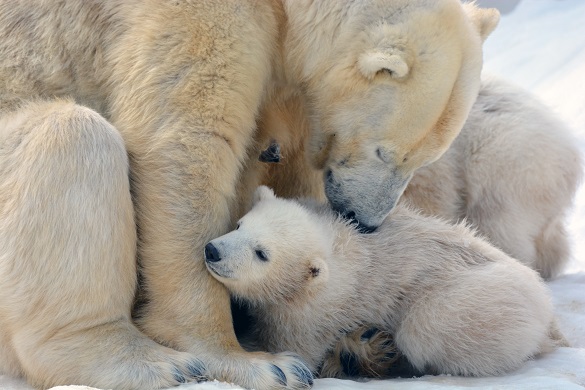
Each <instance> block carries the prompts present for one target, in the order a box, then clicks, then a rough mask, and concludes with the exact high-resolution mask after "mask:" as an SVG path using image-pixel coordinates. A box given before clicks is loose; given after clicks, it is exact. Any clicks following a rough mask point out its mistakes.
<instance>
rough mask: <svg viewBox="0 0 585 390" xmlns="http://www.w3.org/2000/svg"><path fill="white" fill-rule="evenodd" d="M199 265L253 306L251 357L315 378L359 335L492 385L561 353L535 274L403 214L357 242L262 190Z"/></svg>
mask: <svg viewBox="0 0 585 390" xmlns="http://www.w3.org/2000/svg"><path fill="white" fill-rule="evenodd" d="M205 257H206V264H207V268H208V270H209V271H210V272H211V274H212V275H213V276H214V277H215V278H216V279H218V280H219V281H220V282H222V283H223V284H224V285H225V286H226V287H227V288H228V289H229V290H230V291H231V293H232V294H233V295H234V296H235V297H237V298H240V299H243V300H245V301H247V302H249V304H250V307H251V310H252V312H253V314H254V317H255V318H256V319H257V321H258V323H257V324H256V327H255V331H256V332H257V334H256V335H255V336H256V338H257V339H258V342H259V344H260V345H259V346H260V347H261V348H263V349H266V350H268V351H271V352H280V351H287V350H288V351H294V352H296V353H298V354H299V355H301V356H302V357H303V358H304V359H305V360H306V361H307V363H308V364H309V366H310V367H311V369H312V370H313V371H316V370H317V369H318V367H319V365H320V364H321V363H322V362H323V360H324V358H325V356H326V355H327V353H328V351H329V350H330V349H331V348H332V347H333V346H334V344H335V342H336V341H337V340H338V339H339V338H340V337H341V336H342V335H343V334H344V333H345V332H348V331H352V330H355V329H356V328H358V327H359V326H361V325H366V326H375V327H378V328H379V329H382V330H385V331H388V332H389V333H391V334H394V336H395V342H396V346H397V347H398V349H400V350H401V352H402V353H403V354H404V356H405V357H406V358H407V359H408V360H409V362H410V363H411V364H412V365H413V366H414V367H415V368H416V369H418V370H420V371H421V372H425V373H437V374H439V373H441V374H453V375H473V376H484V375H498V374H502V373H504V372H506V371H510V370H514V369H516V368H518V367H519V366H520V365H521V364H522V363H523V362H524V361H526V360H527V359H529V358H530V357H532V356H534V355H536V354H538V353H541V352H546V351H549V350H551V349H552V348H554V347H555V346H557V345H564V344H565V341H564V339H563V337H562V336H561V335H560V333H559V332H558V331H557V329H556V325H555V322H554V319H553V310H552V305H551V301H550V298H549V294H548V291H547V288H546V286H545V285H544V283H543V281H542V280H541V278H540V277H539V275H538V274H537V273H536V272H535V271H533V270H531V269H529V268H528V267H526V266H524V265H522V264H521V263H520V262H518V261H516V260H514V259H512V258H510V257H509V256H507V255H506V254H504V253H503V252H502V251H500V250H498V249H496V248H494V247H493V246H491V245H490V244H488V243H487V242H486V241H484V240H482V239H480V238H478V237H476V236H475V235H474V234H473V232H471V231H470V230H469V229H468V228H467V227H466V226H463V225H449V224H446V223H443V222H442V221H440V220H437V219H433V218H429V217H424V216H422V215H419V214H417V213H416V212H414V211H412V210H410V209H408V208H405V207H403V206H398V207H397V209H396V211H394V212H393V213H392V214H391V215H390V216H389V217H388V218H386V220H385V221H384V223H383V224H382V226H381V227H380V228H379V229H378V230H377V231H376V232H375V233H372V234H369V235H362V234H359V233H358V232H356V230H355V229H354V228H353V227H352V226H350V225H348V224H347V223H346V222H344V221H342V220H341V219H339V218H338V217H337V216H336V214H335V213H334V212H332V211H330V209H329V208H328V207H326V206H322V205H316V204H314V203H311V202H306V203H302V202H298V201H293V200H285V199H281V198H277V197H275V196H274V194H273V192H272V191H271V190H270V189H269V188H267V187H259V188H258V189H257V191H256V194H255V204H254V207H253V208H252V210H251V211H250V212H249V213H248V214H247V215H245V216H244V217H243V218H242V219H241V220H240V221H239V223H238V228H237V229H236V230H234V231H232V232H230V233H228V234H226V235H224V236H221V237H219V238H217V239H215V240H213V241H211V242H210V243H209V244H208V245H207V246H206V248H205Z"/></svg>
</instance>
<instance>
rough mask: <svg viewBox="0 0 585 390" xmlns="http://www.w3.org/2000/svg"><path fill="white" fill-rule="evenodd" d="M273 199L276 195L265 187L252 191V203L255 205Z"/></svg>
mask: <svg viewBox="0 0 585 390" xmlns="http://www.w3.org/2000/svg"><path fill="white" fill-rule="evenodd" d="M273 198H276V195H274V191H272V190H271V189H270V188H268V187H266V186H259V187H258V188H256V191H254V197H253V199H252V203H253V204H256V203H258V202H260V201H261V200H265V199H273Z"/></svg>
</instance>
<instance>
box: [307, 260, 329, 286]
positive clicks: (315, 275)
mask: <svg viewBox="0 0 585 390" xmlns="http://www.w3.org/2000/svg"><path fill="white" fill-rule="evenodd" d="M328 279H329V267H328V266H327V263H326V262H325V260H323V259H322V258H321V257H315V258H313V259H311V261H310V262H309V283H310V284H311V285H312V286H319V285H321V284H323V283H325V282H327V280H328Z"/></svg>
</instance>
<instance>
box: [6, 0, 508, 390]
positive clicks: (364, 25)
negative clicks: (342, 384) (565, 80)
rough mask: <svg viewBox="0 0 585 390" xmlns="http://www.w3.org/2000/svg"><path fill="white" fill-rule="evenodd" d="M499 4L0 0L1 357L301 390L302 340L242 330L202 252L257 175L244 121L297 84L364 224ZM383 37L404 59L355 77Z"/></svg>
mask: <svg viewBox="0 0 585 390" xmlns="http://www.w3.org/2000/svg"><path fill="white" fill-rule="evenodd" d="M497 19H498V15H497V13H496V12H494V11H480V10H478V9H476V8H474V7H473V6H470V7H468V6H465V7H463V6H461V4H460V2H459V1H458V0H440V1H437V0H416V1H412V0H408V1H407V0H371V1H364V2H362V1H360V2H356V1H338V0H320V1H309V0H273V1H255V0H249V1H248V0H221V1H219V0H217V1H161V0H87V1H86V0H83V1H81V0H63V1H41V2H36V3H35V4H34V6H31V4H30V3H29V2H19V1H10V0H0V211H1V212H0V244H1V245H0V283H1V286H2V288H1V291H0V352H1V355H0V356H1V357H0V371H1V372H10V373H12V374H15V375H22V376H24V377H26V378H27V380H29V381H30V382H31V383H33V384H34V385H36V386H39V387H50V386H54V385H60V384H70V383H77V384H84V385H92V386H98V387H105V388H109V387H112V388H117V389H125V388H127V389H130V388H132V389H144V388H157V387H166V386H171V385H176V384H178V383H180V382H182V381H184V380H190V379H194V378H202V377H203V378H217V379H220V380H225V381H228V382H235V383H237V384H239V385H242V386H245V387H249V388H256V389H259V390H263V389H273V388H289V389H300V388H306V387H309V386H310V385H311V383H312V379H311V375H310V373H309V372H308V371H307V370H306V368H305V366H304V365H303V363H302V361H301V360H300V359H299V358H298V357H295V356H292V355H290V354H285V353H283V354H278V355H274V354H268V353H262V352H257V353H248V352H246V351H244V350H243V349H242V348H241V346H240V345H239V343H238V341H237V339H236V337H235V334H234V331H233V327H232V322H231V312H230V306H229V295H228V293H227V291H226V290H225V289H224V288H223V286H222V285H221V284H220V283H218V282H217V281H216V280H215V279H213V278H212V277H210V275H209V274H208V273H207V272H206V270H205V266H204V262H203V259H202V253H203V247H204V245H205V243H206V242H207V241H208V240H209V239H211V238H213V237H216V236H218V235H221V234H223V233H225V232H226V231H227V230H228V229H229V227H230V226H231V225H232V222H233V221H234V220H235V219H236V218H237V216H238V210H239V208H240V207H243V206H242V205H245V204H246V202H247V201H248V200H249V198H250V197H251V194H252V192H253V188H255V186H256V183H257V182H258V181H259V180H260V179H261V178H260V177H259V175H258V174H257V169H258V168H257V166H256V165H257V164H258V163H257V162H255V161H256V160H257V156H258V153H257V149H256V148H257V147H258V144H261V142H262V141H263V140H265V139H271V138H274V134H273V132H271V131H268V132H267V133H264V132H256V127H257V122H256V121H257V119H258V118H259V116H260V115H261V118H260V119H261V120H262V119H263V118H265V117H268V116H270V115H271V112H272V106H271V105H270V104H269V102H272V101H281V100H286V99H288V98H290V97H294V98H298V99H301V101H302V104H303V105H304V106H306V108H307V112H309V113H310V114H307V116H306V117H305V120H308V118H309V115H310V117H311V119H312V120H313V123H312V124H313V128H312V130H311V132H310V134H302V135H300V136H298V135H296V134H292V135H290V136H291V137H301V138H302V139H303V142H304V140H305V139H306V140H307V142H309V143H311V145H313V146H314V148H312V149H310V150H309V153H308V156H307V158H308V159H310V160H311V161H314V162H315V164H316V165H319V166H321V167H327V166H329V167H330V168H329V169H331V170H335V173H334V174H335V176H333V177H334V178H335V183H336V185H337V187H336V188H337V190H338V193H336V194H333V195H332V197H333V198H334V200H336V201H338V203H339V202H345V201H348V202H349V203H347V206H348V208H353V209H355V211H356V213H357V214H356V215H357V217H358V218H360V219H362V220H364V221H365V222H368V223H371V224H376V223H377V221H379V220H381V218H382V217H383V216H384V215H386V214H387V213H388V212H389V211H390V209H391V208H392V207H393V206H394V202H395V199H396V198H397V197H398V196H399V195H400V193H401V192H402V190H403V188H404V185H403V184H404V180H405V178H408V175H409V172H411V171H412V170H414V169H415V168H417V167H419V166H420V165H422V164H423V163H425V162H428V161H431V160H433V159H436V158H438V157H439V156H440V154H441V153H442V152H443V151H444V150H445V149H447V147H448V145H449V144H450V142H451V141H452V139H453V138H454V137H455V135H456V134H457V133H458V132H459V130H460V128H461V126H462V123H463V120H464V118H465V117H466V115H467V113H468V111H469V108H470V106H471V104H472V101H473V99H474V98H475V95H476V93H477V89H478V86H479V73H480V68H481V43H482V41H483V39H485V37H486V36H487V34H489V32H490V31H491V29H492V28H493V27H494V26H495V24H496V23H497ZM486 26H487V27H486ZM332 38H333V41H331V39H332ZM389 47H392V48H395V49H397V50H398V51H400V52H402V53H406V54H405V55H407V57H408V58H407V60H408V64H409V67H411V68H412V69H411V68H409V70H411V71H410V72H409V73H408V74H407V75H405V77H402V78H400V79H396V78H393V77H392V76H391V75H388V74H387V72H386V71H382V72H381V73H380V74H379V75H377V76H374V77H370V76H367V75H364V74H362V71H360V69H359V66H358V65H357V64H358V59H359V58H360V56H362V54H364V52H365V51H367V50H382V51H383V52H385V50H386V49H387V48H389ZM405 58H406V57H405ZM380 66H382V67H384V66H386V65H384V64H381V65H380ZM388 67H389V68H390V70H392V68H393V67H395V62H392V63H391V64H389V65H388ZM383 69H385V68H381V69H380V70H383ZM368 70H369V71H372V66H370V67H369V68H368ZM414 70H416V72H415V71H414ZM394 72H395V73H398V74H402V73H403V72H401V71H400V70H399V69H397V68H396V69H394ZM86 107H87V108H86ZM352 113H353V114H352ZM354 114H357V115H356V116H355V117H352V115H354ZM348 118H350V119H351V120H348ZM354 119H358V120H357V121H354ZM370 124H374V125H375V126H370ZM396 129H400V131H398V132H396ZM358 133H359V134H358ZM335 134H337V135H338V137H337V138H336V139H337V140H338V141H335V140H333V138H335ZM279 135H281V134H279ZM322 140H325V141H324V142H321V141H322ZM377 151H378V152H377ZM405 154H409V155H410V156H411V157H412V158H411V159H410V160H409V161H408V163H407V164H406V165H405V164H404V155H405ZM349 156H350V157H351V158H349ZM380 156H381V157H380ZM297 157H298V158H305V157H304V156H300V157H299V156H297ZM380 158H383V159H380ZM341 159H345V160H344V161H345V162H346V163H347V164H346V167H348V168H349V169H347V170H344V169H342V167H340V166H338V165H337V164H338V163H339V162H340V160H341ZM351 167H354V168H355V167H357V169H353V168H351ZM381 167H383V168H387V167H390V169H388V170H387V171H386V172H387V174H385V175H383V176H384V181H382V182H379V181H378V178H379V176H378V173H379V172H380V168H381ZM128 168H129V169H128ZM394 168H396V169H394ZM128 176H129V177H130V180H129V177H128ZM355 178H360V180H357V181H356V180H354V179H355ZM362 179H366V181H365V182H364V181H363V180H362ZM304 181H306V180H304ZM364 184H367V185H368V186H369V188H372V189H376V190H374V191H371V192H368V193H367V194H361V192H360V191H361V189H362V188H363V187H364ZM371 205H376V207H370V206H371ZM378 206H380V207H378ZM137 259H138V260H139V262H140V270H141V279H140V280H141V282H142V283H141V284H140V285H137V282H136V281H137V277H136V270H137V266H136V260H137ZM137 289H138V290H139V292H140V294H141V297H144V298H145V299H143V300H141V303H142V305H141V306H140V307H139V308H138V310H137V311H136V312H135V313H134V314H135V317H134V322H135V323H136V325H137V327H138V329H140V331H138V330H137V328H136V327H135V325H134V322H133V321H132V320H131V318H130V311H131V307H132V303H133V300H134V298H135V291H136V290H137ZM142 332H143V333H142ZM161 345H164V346H165V347H162V346H161ZM177 351H182V352H177Z"/></svg>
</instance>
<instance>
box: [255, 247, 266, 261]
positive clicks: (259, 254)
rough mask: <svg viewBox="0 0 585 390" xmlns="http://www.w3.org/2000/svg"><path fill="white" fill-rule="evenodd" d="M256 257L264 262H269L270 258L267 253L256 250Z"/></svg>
mask: <svg viewBox="0 0 585 390" xmlns="http://www.w3.org/2000/svg"><path fill="white" fill-rule="evenodd" d="M256 256H257V257H258V258H259V259H260V260H262V261H268V256H266V252H264V251H263V250H260V249H256Z"/></svg>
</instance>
